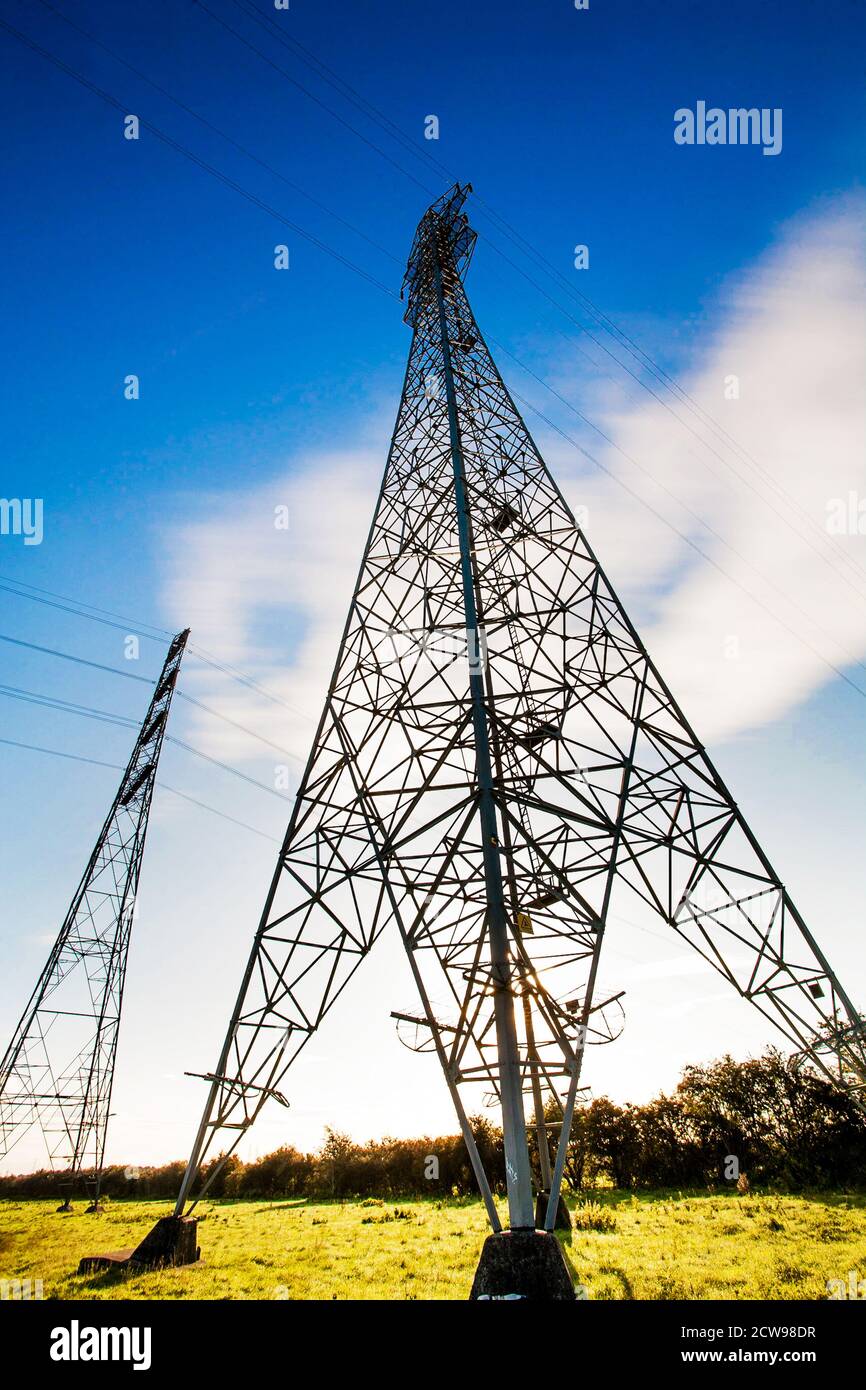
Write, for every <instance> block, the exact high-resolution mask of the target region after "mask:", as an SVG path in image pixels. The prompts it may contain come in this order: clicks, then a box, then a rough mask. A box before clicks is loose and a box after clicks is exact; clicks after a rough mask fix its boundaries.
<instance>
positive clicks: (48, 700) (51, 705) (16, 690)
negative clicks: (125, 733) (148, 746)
mask: <svg viewBox="0 0 866 1390" xmlns="http://www.w3.org/2000/svg"><path fill="white" fill-rule="evenodd" d="M0 695H5V696H6V697H7V699H12V700H22V701H23V702H24V703H26V704H32V705H40V706H42V707H43V708H47V709H56V710H59V711H61V712H62V713H64V714H76V715H80V716H81V717H82V718H84V719H95V720H97V721H99V722H101V723H103V724H114V725H118V726H120V727H123V728H136V729H137V728H138V723H137V721H136V720H134V719H130V718H129V717H128V716H127V715H123V714H116V713H114V712H113V711H111V710H100V709H95V708H94V707H93V706H92V705H79V704H77V703H75V702H74V701H72V700H62V699H60V698H58V697H57V696H53V695H42V694H40V693H39V692H38V691H33V690H22V689H21V688H20V687H18V686H11V685H10V686H0ZM165 739H166V742H167V743H173V744H174V745H175V746H176V747H177V748H182V749H183V750H184V752H186V753H192V754H193V755H194V756H195V757H196V758H201V759H202V760H203V761H204V762H207V763H211V764H212V765H213V766H214V767H218V768H221V769H222V771H223V772H230V773H231V774H232V776H233V777H239V778H240V779H241V781H243V782H248V783H249V784H250V786H252V787H258V789H259V791H264V792H267V793H268V794H269V795H270V796H276V797H278V798H279V800H280V801H287V800H288V798H287V797H285V796H283V794H282V792H279V791H277V790H276V788H275V787H269V786H268V785H267V783H266V782H260V781H258V779H257V778H255V777H250V776H249V774H248V773H246V772H241V770H240V768H237V767H232V766H231V765H230V764H229V763H224V762H221V761H220V760H219V758H214V757H212V756H211V754H210V753H205V752H203V751H202V749H201V748H196V747H194V745H193V744H191V743H187V742H186V741H185V740H184V739H180V738H177V737H176V736H175V735H174V734H166V735H165Z"/></svg>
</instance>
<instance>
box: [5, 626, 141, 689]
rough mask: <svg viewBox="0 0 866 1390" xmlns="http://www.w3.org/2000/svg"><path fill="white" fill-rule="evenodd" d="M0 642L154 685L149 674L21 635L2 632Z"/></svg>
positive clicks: (129, 679)
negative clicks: (90, 658)
mask: <svg viewBox="0 0 866 1390" xmlns="http://www.w3.org/2000/svg"><path fill="white" fill-rule="evenodd" d="M0 642H11V643H12V645H13V646H15V647H27V648H28V649H29V650H30V651H32V652H42V653H43V654H44V655H45V656H56V657H58V658H59V659H60V660H61V661H74V662H75V664H76V665H77V666H91V667H93V669H94V670H96V671H108V672H110V674H111V675H112V676H123V678H124V680H128V681H140V682H141V683H142V684H143V685H151V686H152V685H153V684H154V682H153V681H152V680H149V679H148V677H147V676H138V675H136V674H135V672H134V671H121V670H120V668H119V667H118V666H106V665H104V664H103V662H101V661H88V660H87V659H86V658H85V657H83V656H73V655H72V654H71V653H70V652H60V651H58V650H57V648H56V647H42V646H40V645H39V643H38V642H25V641H24V640H23V638H21V637H10V636H9V635H8V633H5V632H0Z"/></svg>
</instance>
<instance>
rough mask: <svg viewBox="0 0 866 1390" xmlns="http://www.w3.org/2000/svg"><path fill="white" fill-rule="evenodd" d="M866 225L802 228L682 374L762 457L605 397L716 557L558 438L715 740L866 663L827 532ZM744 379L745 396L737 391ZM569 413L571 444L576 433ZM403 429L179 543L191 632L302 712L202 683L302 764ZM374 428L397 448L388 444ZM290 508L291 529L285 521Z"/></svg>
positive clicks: (743, 279) (691, 530) (860, 607)
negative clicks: (733, 391) (733, 383)
mask: <svg viewBox="0 0 866 1390" xmlns="http://www.w3.org/2000/svg"><path fill="white" fill-rule="evenodd" d="M864 220H866V219H864V207H863V203H862V202H861V201H859V200H856V199H846V200H843V201H838V202H836V203H833V204H831V205H828V206H826V207H825V208H824V209H822V210H821V211H820V212H818V213H815V214H813V215H811V216H808V217H803V218H801V219H798V220H797V221H796V222H795V223H794V224H792V225H791V226H789V227H788V228H787V229H785V230H784V231H783V233H782V235H781V236H780V238H779V241H778V243H777V244H776V245H775V246H774V247H773V248H771V249H770V250H769V251H768V253H767V254H766V255H765V256H764V257H763V258H762V259H761V260H760V261H759V262H758V263H757V264H756V265H754V266H753V267H750V268H749V269H748V270H747V271H745V272H742V273H739V274H737V275H736V276H734V277H733V278H732V279H731V280H730V281H729V282H728V283H727V285H726V286H725V288H724V291H723V292H722V293H721V294H720V295H719V297H718V302H717V304H716V305H715V307H714V313H713V327H712V331H711V334H710V338H711V341H709V342H708V343H705V344H704V347H703V349H702V351H701V356H700V360H696V361H694V362H693V364H692V370H690V371H688V370H686V371H685V372H681V375H680V379H681V380H682V382H683V384H684V385H685V387H686V389H687V391H688V393H689V395H690V397H691V398H692V399H693V400H694V401H695V402H697V404H698V405H699V406H700V407H701V408H702V409H703V410H705V411H706V412H707V413H708V414H709V415H711V416H712V417H714V419H716V420H718V421H719V422H720V423H721V425H722V427H723V429H724V430H725V431H728V432H730V434H731V435H732V436H733V437H735V438H736V440H737V441H738V442H739V443H740V444H741V445H742V446H744V448H745V449H746V450H747V451H748V457H744V456H743V454H742V453H741V452H738V451H737V450H734V449H731V448H730V447H729V446H728V444H727V443H726V442H725V441H722V440H719V439H718V438H717V437H715V436H714V435H712V434H709V435H708V438H709V439H710V444H711V448H710V449H708V448H707V447H706V446H705V445H702V444H700V443H699V442H698V441H697V440H696V439H695V438H694V436H693V434H691V433H690V432H689V431H688V430H686V429H684V428H683V426H682V425H681V423H680V422H679V421H678V420H677V419H676V418H674V415H673V414H672V413H671V411H670V410H669V409H666V408H664V407H663V406H662V405H661V404H659V403H658V402H656V401H654V400H653V399H652V398H651V397H649V396H648V395H647V396H646V398H645V399H643V400H641V401H640V402H638V403H636V404H635V403H634V402H632V401H629V402H628V403H627V405H626V404H624V403H623V401H622V400H621V399H620V398H618V397H616V396H611V393H610V392H609V391H608V393H607V395H606V397H605V405H606V414H605V416H604V418H603V419H602V420H600V423H602V424H603V427H604V429H605V431H606V432H607V433H608V434H609V435H610V436H611V437H612V438H613V439H615V441H616V443H617V444H618V445H619V446H620V448H621V449H622V450H623V451H625V453H627V454H628V455H630V456H631V457H632V458H633V459H634V460H637V461H639V462H640V464H641V465H642V466H643V467H644V468H645V469H647V470H649V472H650V473H651V474H652V475H653V476H654V478H655V479H657V482H652V481H650V480H649V479H648V478H647V477H646V476H645V475H644V474H642V473H641V472H639V471H638V470H637V469H636V468H635V466H634V465H633V464H632V463H630V462H628V461H627V460H626V459H625V458H624V457H623V456H622V454H621V453H618V452H617V451H616V450H614V449H612V448H610V447H607V446H604V445H598V446H593V452H594V453H596V455H597V457H598V458H599V459H600V460H601V462H603V464H604V465H605V467H606V468H607V469H608V470H610V473H612V474H614V475H616V478H618V479H621V480H623V481H625V482H627V484H628V486H629V487H630V488H632V489H634V491H635V492H637V493H638V494H639V496H640V497H641V498H643V499H645V501H646V502H648V503H649V504H650V505H651V507H652V508H654V509H655V510H656V511H657V512H658V513H661V514H662V516H663V517H665V518H667V519H668V521H669V522H671V523H673V525H674V526H675V527H676V528H677V530H678V531H679V532H681V533H682V534H684V535H685V536H687V537H688V538H689V539H690V540H691V541H693V542H694V543H695V545H697V546H698V547H699V548H700V550H701V551H703V552H704V554H705V555H706V556H707V557H708V559H709V562H708V560H707V559H704V558H702V557H701V556H700V555H699V554H698V553H697V552H696V551H695V550H694V549H693V548H691V547H690V546H689V545H688V543H687V542H686V541H684V540H683V539H682V538H681V536H679V535H677V534H675V532H674V531H673V530H672V529H670V528H669V527H668V526H667V525H666V524H665V522H664V521H663V520H661V519H660V518H659V517H657V516H655V515H653V514H652V512H651V511H649V510H647V509H646V508H645V507H644V506H642V505H641V503H640V502H639V501H637V500H636V499H635V498H634V497H631V496H629V495H628V494H627V493H625V492H624V491H622V489H621V488H620V487H619V486H618V485H617V483H616V482H615V481H614V480H613V478H611V477H610V476H609V474H604V473H597V472H594V471H591V470H590V471H588V468H587V463H586V460H585V459H584V458H581V457H580V456H579V455H576V454H575V452H574V451H573V450H572V449H571V448H570V447H569V446H566V445H565V444H564V443H563V441H562V440H561V438H558V437H557V436H556V435H553V434H551V435H550V437H549V438H548V439H545V438H544V435H543V434H542V435H541V438H540V443H541V444H542V446H543V451H544V452H545V455H546V457H547V459H548V462H549V463H550V465H551V467H552V468H553V470H554V471H555V473H556V475H557V477H558V479H559V481H560V482H561V484H562V486H563V490H564V491H565V492H566V495H567V496H568V497H569V500H570V501H571V502H572V503H573V504H574V505H575V506H577V505H586V506H587V507H588V509H589V521H588V527H587V532H588V535H589V537H590V539H591V541H592V543H593V544H594V546H595V548H596V550H597V552H598V553H599V555H600V557H601V559H602V562H603V564H604V565H605V568H606V569H607V570H608V573H609V575H610V577H611V580H612V582H613V583H614V585H615V586H616V587H617V589H618V590H619V591H620V592H621V593H623V594H625V595H626V596H627V598H628V600H629V604H630V606H631V607H632V608H635V609H636V610H637V611H636V612H635V614H634V616H635V617H636V618H638V619H639V621H640V623H641V626H642V630H643V632H644V636H645V639H646V641H647V645H648V647H649V649H650V651H651V652H652V654H653V656H654V657H655V659H656V661H657V663H658V665H659V667H660V669H661V670H662V672H663V674H664V675H665V677H666V679H667V680H668V681H669V683H670V684H671V687H672V688H673V690H674V691H675V693H676V695H677V697H678V699H679V700H680V702H681V703H682V705H683V707H684V708H685V710H686V712H687V713H688V715H689V716H690V718H691V719H692V721H693V723H694V724H695V725H696V727H697V728H698V730H699V732H700V734H701V737H702V738H703V739H705V740H707V741H709V740H718V739H720V738H723V737H731V736H734V735H736V734H738V733H740V732H743V731H745V730H749V729H753V728H755V727H757V726H759V725H761V724H763V723H766V722H769V721H772V720H774V719H778V718H780V717H782V716H783V715H784V714H785V712H786V711H787V710H790V709H791V708H792V707H793V706H794V705H796V704H797V703H798V702H800V701H802V700H804V699H805V698H807V697H808V696H809V695H811V694H812V693H813V692H814V691H815V690H817V689H818V688H819V687H820V686H821V685H822V684H823V683H825V682H826V681H828V680H830V679H832V678H833V674H834V673H833V670H832V667H833V666H837V667H839V668H844V667H845V666H846V665H849V663H851V661H852V660H859V659H862V658H863V657H864V656H866V601H864V598H863V597H858V595H857V592H856V591H857V590H858V589H859V591H860V594H861V595H863V594H866V576H864V578H863V579H858V578H857V576H856V575H854V574H852V573H851V571H850V570H849V569H847V568H846V566H847V564H848V563H849V561H850V559H852V558H854V559H856V560H857V562H858V564H859V565H861V566H864V564H866V537H864V536H857V535H842V536H836V537H830V536H828V535H827V533H826V530H825V520H826V516H827V504H828V502H829V501H830V499H832V498H834V497H846V496H847V494H848V493H849V492H850V491H852V490H854V491H857V492H859V494H860V495H861V496H866V463H864V459H866V453H864V394H866V343H864V338H863V332H862V323H863V313H864V308H866V286H864V273H863V267H862V263H861V256H860V245H861V243H862V237H863V230H864ZM501 365H502V366H503V367H504V368H506V367H507V365H508V364H507V363H506V362H503V363H502V364H501ZM731 377H736V378H737V379H738V383H739V398H738V399H726V398H725V388H726V382H727V384H728V387H729V388H730V380H729V379H730V378H731ZM560 385H561V386H562V385H564V386H565V387H566V389H568V384H567V383H562V382H560ZM668 400H669V403H670V405H671V407H672V409H673V410H674V411H676V412H677V414H679V415H682V416H685V417H688V419H689V420H690V422H691V423H692V424H693V425H696V422H695V420H694V417H693V416H692V415H691V414H690V412H689V411H688V409H687V408H686V407H685V406H684V405H683V404H682V403H677V402H675V401H673V400H672V398H668ZM539 404H541V400H540V399H539ZM395 406H396V401H395ZM544 408H545V410H546V411H548V412H550V406H549V404H548V403H545V405H544ZM588 413H590V412H589V411H588ZM558 418H559V419H560V420H561V422H562V424H563V426H564V427H566V428H568V429H569V432H570V433H571V432H573V430H572V426H573V424H574V421H573V420H571V422H570V423H569V417H568V416H566V415H564V414H562V413H560V415H559V416H558ZM389 425H390V421H385V420H384V419H383V420H381V421H380V422H378V425H376V424H374V427H373V428H372V429H370V428H367V429H365V431H364V436H363V438H364V443H363V445H362V446H353V445H352V444H347V447H346V448H344V449H340V450H338V451H336V452H334V453H330V454H320V455H317V456H316V457H313V458H307V459H298V458H292V459H288V460H283V461H280V462H278V463H277V462H275V466H274V470H273V476H272V478H271V479H269V480H266V481H264V482H261V483H259V484H258V485H254V486H252V487H245V488H244V489H243V490H241V491H238V492H236V493H232V494H226V493H223V494H221V495H219V496H214V497H213V498H211V499H207V498H204V499H203V498H201V497H197V498H196V500H195V504H194V511H193V514H192V515H193V519H192V520H188V521H187V522H186V523H185V524H184V525H183V526H182V527H181V529H180V533H179V534H178V532H177V531H174V532H173V533H172V534H171V535H170V536H166V537H165V540H166V545H167V548H168V553H169V556H170V568H169V575H170V578H169V583H168V589H167V594H166V600H167V604H168V608H169V610H170V612H171V616H172V619H173V621H175V622H176V623H179V622H183V623H188V624H190V625H191V627H192V628H193V640H194V641H195V642H196V643H197V644H198V645H199V646H201V647H205V648H209V649H210V650H211V651H213V652H214V653H215V654H216V655H217V656H219V657H220V658H221V659H222V660H225V661H228V662H231V663H232V664H234V665H236V666H239V667H242V668H243V669H244V670H245V671H247V672H249V673H250V674H252V675H253V676H254V677H255V678H256V679H257V680H259V681H260V682H261V683H262V684H264V685H265V686H267V687H269V688H270V689H271V690H273V691H274V692H276V693H277V694H278V695H279V696H280V697H281V698H282V699H283V700H285V701H286V702H288V704H289V705H291V706H292V710H291V711H290V710H288V709H286V708H285V707H284V706H283V705H277V704H273V703H268V702H266V701H263V700H262V699H261V698H260V697H259V696H257V695H256V694H255V693H254V692H251V691H246V690H244V689H242V688H241V687H239V686H227V685H226V683H225V681H224V680H223V679H222V678H220V677H218V676H216V675H211V674H209V673H208V672H207V671H206V670H201V668H199V669H198V671H197V681H198V684H197V687H196V692H195V693H196V694H199V695H200V696H201V697H202V698H207V700H208V702H209V703H212V704H216V705H217V706H218V708H220V709H221V710H222V711H223V712H224V713H225V714H227V715H228V716H229V717H230V718H232V719H235V720H237V721H239V722H241V723H247V724H250V725H251V726H252V727H254V728H255V729H257V730H258V731H259V732H260V733H261V734H262V735H264V736H265V737H267V738H269V739H272V740H273V741H274V742H276V743H279V744H280V745H281V746H283V747H287V748H290V749H292V750H294V751H295V752H296V753H297V754H298V755H299V756H303V755H304V754H305V752H306V750H307V747H308V745H309V742H310V736H311V721H312V720H313V719H315V718H316V717H317V715H318V712H319V707H320V704H321V700H322V696H323V693H324V689H325V686H326V683H327V679H328V676H329V673H330V670H331V667H332V665H333V661H334V657H335V654H336V648H337V643H338V641H339V636H340V632H341V631H342V626H343V622H344V620H345V614H346V610H347V606H348V602H349V598H350V595H351V591H352V586H353V583H354V579H355V575H356V572H357V567H358V563H359V561H360V558H361V553H362V550H363V545H364V541H365V538H366V535H367V530H368V527H369V524H370V518H371V515H372V510H373V506H374V503H375V498H376V492H377V487H378V482H379V478H380V476H381V472H382V467H383V463H384V451H385V443H386V440H387V436H388V430H389ZM696 427H697V426H696ZM376 435H378V436H379V437H380V439H381V445H380V446H376V445H372V444H370V443H369V442H368V441H369V440H370V438H371V436H372V437H373V438H375V436H376ZM582 437H584V438H585V437H586V436H585V435H584V436H582ZM713 451H714V452H713ZM659 484H663V485H664V487H665V488H667V489H668V492H667V493H665V492H664V491H663V490H662V488H661V487H660V486H659ZM782 492H784V494H785V497H783V496H782ZM671 494H673V496H671ZM786 498H791V499H793V505H792V504H791V503H790V502H789V501H787V500H786ZM279 507H285V508H286V514H287V516H288V529H280V528H279V526H277V525H275V520H276V515H275V509H276V508H279ZM693 513H694V514H697V515H698V516H700V517H702V518H704V519H705V520H706V521H707V522H708V523H709V524H710V526H711V527H712V531H708V530H707V528H706V527H705V526H703V525H701V524H700V523H699V522H698V521H697V520H696V518H695V515H693ZM186 514H187V516H189V515H190V509H189V508H188V509H187V512H186ZM845 557H847V559H846V558H845ZM722 571H724V573H723V572H722ZM753 596H754V597H753ZM756 598H757V600H758V601H757V602H756V601H755V599H756ZM779 619H781V620H782V621H781V622H780V621H779ZM851 669H852V671H853V672H855V673H856V672H857V669H858V668H857V667H856V666H853V667H852V668H851ZM859 676H860V678H861V680H862V683H863V684H864V686H866V672H863V671H862V670H861V671H860V672H859ZM197 737H198V738H199V741H200V742H201V743H202V744H204V745H206V746H207V747H208V748H209V750H210V751H212V752H214V753H215V754H216V755H217V756H221V757H227V756H231V757H232V758H234V759H236V760H237V759H241V758H246V757H249V756H252V755H253V754H254V753H255V751H256V745H255V744H253V743H251V741H250V740H248V739H247V738H246V737H245V736H244V735H243V734H242V733H240V732H239V731H237V730H232V729H231V728H229V727H228V726H227V725H224V724H217V723H215V722H214V721H211V720H208V719H207V717H206V716H204V715H203V716H202V722H201V727H200V729H199V730H197ZM275 756H276V755H275Z"/></svg>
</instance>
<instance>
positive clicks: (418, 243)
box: [400, 183, 477, 328]
mask: <svg viewBox="0 0 866 1390" xmlns="http://www.w3.org/2000/svg"><path fill="white" fill-rule="evenodd" d="M471 192H472V184H471V183H463V184H461V183H455V184H454V187H453V188H449V189H448V191H447V193H443V194H442V197H441V198H437V199H436V202H435V203H431V204H430V206H429V208H428V209H427V211H426V212H425V214H424V216H423V217H422V218H421V221H420V222H419V223H418V227H417V230H416V232H415V238H414V240H413V242H412V250H411V251H410V252H409V260H408V262H407V265H406V274H405V276H404V277H403V287H402V289H401V291H400V298H401V299H404V298H405V299H406V301H407V304H406V312H405V314H404V315H403V319H404V322H405V323H408V324H410V325H411V327H412V328H414V327H415V320H416V318H417V313H418V304H419V302H420V300H421V299H422V298H423V295H424V289H425V285H426V284H427V283H428V276H429V275H430V274H431V271H432V253H433V251H434V249H435V248H438V252H439V256H440V259H441V260H450V261H451V263H452V265H453V267H454V269H455V270H456V272H457V274H458V275H460V276H461V277H462V276H463V275H465V273H466V268H467V266H468V265H469V261H470V259H471V257H472V251H473V248H474V246H475V241H476V238H477V233H476V232H474V231H473V230H472V228H471V227H470V225H469V219H468V217H467V216H466V213H465V212H464V211H463V204H464V203H465V202H466V199H467V198H468V196H469V194H470V193H471Z"/></svg>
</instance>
